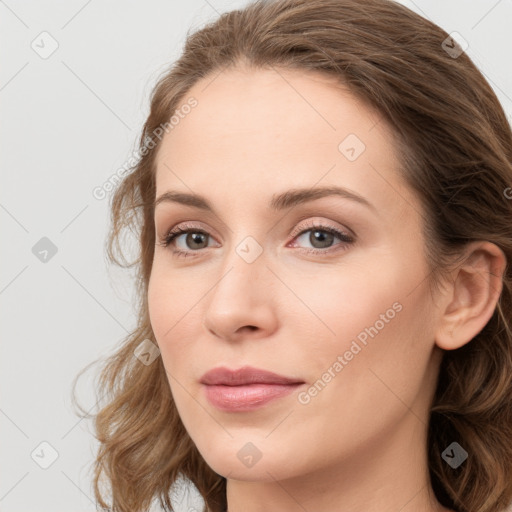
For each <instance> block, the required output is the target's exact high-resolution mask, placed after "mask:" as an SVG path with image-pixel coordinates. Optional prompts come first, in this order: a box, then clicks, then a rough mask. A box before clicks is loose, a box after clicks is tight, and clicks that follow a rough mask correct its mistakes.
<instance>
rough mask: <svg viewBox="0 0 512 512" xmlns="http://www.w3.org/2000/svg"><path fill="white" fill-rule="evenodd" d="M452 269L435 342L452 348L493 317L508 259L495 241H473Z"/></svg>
mask: <svg viewBox="0 0 512 512" xmlns="http://www.w3.org/2000/svg"><path fill="white" fill-rule="evenodd" d="M465 252H466V257H465V258H464V260H463V263H462V264H461V265H459V266H458V267H457V268H456V269H455V270H454V271H453V274H452V276H453V280H452V282H450V284H449V286H448V287H447V293H446V295H445V300H444V303H443V310H442V311H441V317H440V321H439V324H438V327H437V330H436V338H435V340H436V344H437V346H438V347H440V348H442V349H444V350H454V349H457V348H460V347H462V346H463V345H465V344H466V343H468V342H469V341H471V340H472V339H473V338H474V337H475V336H476V335H477V334H478V333H479V332H480V331H481V330H482V329H483V328H484V327H485V325H486V324H487V322H488V321H489V320H490V318H491V317H492V314H493V313H494V310H495V308H496V304H497V302H498V299H499V296H500V294H501V290H502V287H503V273H504V272H505V267H506V263H507V259H506V257H505V254H504V253H503V251H502V250H501V249H500V248H499V247H498V246H497V245H495V244H493V243H491V242H486V241H478V242H473V243H471V244H469V245H468V247H467V248H466V250H465Z"/></svg>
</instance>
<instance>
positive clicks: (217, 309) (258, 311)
mask: <svg viewBox="0 0 512 512" xmlns="http://www.w3.org/2000/svg"><path fill="white" fill-rule="evenodd" d="M266 263H267V262H266V258H265V257H264V254H261V255H260V256H259V257H258V258H257V259H256V260H254V261H252V262H248V261H246V260H244V259H243V258H242V257H241V256H240V255H239V254H238V253H237V252H236V251H235V249H233V250H232V253H231V254H230V255H229V256H228V257H227V258H226V261H225V265H223V267H222V270H223V271H222V274H221V275H220V277H219V278H218V280H217V282H216V284H215V285H214V286H213V288H212V290H211V291H210V293H209V294H207V296H206V298H205V300H207V301H208V302H207V306H206V308H205V312H204V326H205V327H206V329H207V330H208V331H209V332H210V333H211V334H213V335H214V336H216V337H219V338H222V339H224V340H227V341H237V340H241V339H243V338H246V337H250V338H251V339H252V338H262V337H267V336H269V335H271V334H272V332H274V331H275V329H276V328H277V315H276V298H277V287H278V285H279V282H278V280H277V279H276V277H275V275H274V274H273V273H272V272H271V271H270V269H269V268H268V267H267V264H266Z"/></svg>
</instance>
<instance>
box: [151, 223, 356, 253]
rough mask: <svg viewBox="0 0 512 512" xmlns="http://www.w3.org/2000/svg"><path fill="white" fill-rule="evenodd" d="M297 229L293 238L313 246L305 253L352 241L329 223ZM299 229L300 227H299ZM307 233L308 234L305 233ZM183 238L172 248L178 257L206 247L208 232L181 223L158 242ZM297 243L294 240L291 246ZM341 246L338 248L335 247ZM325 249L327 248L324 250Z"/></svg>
mask: <svg viewBox="0 0 512 512" xmlns="http://www.w3.org/2000/svg"><path fill="white" fill-rule="evenodd" d="M303 228H304V226H302V230H299V231H298V232H296V233H295V234H294V233H292V236H293V237H294V240H300V239H301V238H302V239H303V243H304V242H306V243H308V242H309V243H310V244H311V245H312V246H313V248H306V249H305V251H304V252H307V253H318V254H325V253H330V252H332V251H333V247H334V250H336V251H337V250H344V249H346V248H347V246H348V245H349V244H352V243H354V238H353V237H352V236H351V235H349V234H348V233H345V232H343V231H341V230H339V229H338V228H335V227H333V226H329V225H322V224H318V225H315V224H313V225H311V226H310V227H307V228H306V229H303ZM299 229H300V228H299ZM308 233H309V236H307V237H306V235H307V234H308ZM182 236H183V237H184V238H183V244H184V245H185V247H182V248H178V249H172V253H173V254H174V255H176V256H178V257H189V256H194V254H193V253H197V252H200V250H201V249H205V248H207V247H208V239H209V237H210V234H209V233H207V232H206V231H203V230H201V229H199V228H197V227H195V226H193V225H182V226H178V227H176V228H173V229H172V230H170V231H169V232H168V233H167V234H166V235H165V236H164V237H163V238H162V239H161V240H160V242H159V245H161V246H163V247H169V246H171V245H177V242H178V240H179V239H180V237H182ZM336 238H338V239H339V240H340V241H341V243H338V244H335V245H334V246H332V244H333V241H334V239H336ZM296 246H297V244H296V242H294V245H293V247H296ZM337 246H341V247H340V248H338V249H337V248H336V247H337ZM325 249H327V250H325Z"/></svg>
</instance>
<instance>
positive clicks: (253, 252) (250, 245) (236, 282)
mask: <svg viewBox="0 0 512 512" xmlns="http://www.w3.org/2000/svg"><path fill="white" fill-rule="evenodd" d="M238 238H239V239H240V237H238ZM265 272H268V269H267V268H266V257H265V256H264V250H263V246H262V245H261V244H260V243H259V242H258V241H257V240H256V239H255V238H254V237H253V236H251V235H246V236H243V237H241V241H239V242H237V241H236V236H234V237H233V243H232V245H231V248H230V250H229V253H228V254H227V255H226V256H225V261H224V262H223V265H222V273H221V276H222V277H221V279H220V281H219V282H218V284H217V285H216V287H215V288H216V290H213V292H214V293H216V294H222V293H224V292H226V293H228V294H229V293H231V292H235V293H236V292H247V293H248V295H247V297H246V298H249V297H252V296H253V295H254V294H255V293H257V288H258V283H260V284H262V278H264V274H265ZM239 299H240V300H242V299H245V298H244V297H240V298H239Z"/></svg>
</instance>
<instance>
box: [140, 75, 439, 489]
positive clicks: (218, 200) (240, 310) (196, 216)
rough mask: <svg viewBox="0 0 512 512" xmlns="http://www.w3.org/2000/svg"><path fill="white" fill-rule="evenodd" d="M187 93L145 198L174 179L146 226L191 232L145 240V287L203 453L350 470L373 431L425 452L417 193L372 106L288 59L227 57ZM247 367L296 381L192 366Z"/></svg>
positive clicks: (429, 367)
mask: <svg viewBox="0 0 512 512" xmlns="http://www.w3.org/2000/svg"><path fill="white" fill-rule="evenodd" d="M192 97H193V98H195V102H194V101H191V102H190V103H189V104H194V106H193V107H191V108H182V109H181V110H179V112H180V114H181V115H180V116H179V122H178V123H176V122H173V125H172V126H171V129H170V131H169V132H168V133H167V134H166V135H165V136H164V138H163V140H162V145H161V147H160V150H159V153H158V158H157V178H156V179H157V191H156V197H157V198H160V197H161V196H162V195H163V194H166V193H169V192H172V193H173V194H178V193H179V194H181V195H180V196H176V195H175V196H174V198H175V200H174V201H173V200H171V199H172V198H171V196H170V195H169V196H168V197H167V200H161V201H159V202H158V204H157V206H156V208H155V229H156V237H157V241H162V240H163V239H165V237H166V234H167V233H168V232H169V231H170V230H171V229H173V228H183V229H187V230H189V233H188V234H187V233H185V234H178V235H177V237H176V238H175V239H174V240H173V241H172V242H171V243H170V245H168V246H167V247H164V246H163V245H156V247H155V255H154V261H153V269H152V274H151V278H150V283H149V296H148V299H149V310H150V319H151V324H152V328H153V331H154V334H155V336H156V341H157V343H158V346H159V348H160V351H161V356H162V358H163V363H164V366H165V368H166V370H167V375H168V379H169V384H170V387H171V390H172V395H173V397H174V400H175V403H176V407H177V409H178V411H179V414H180V417H181V419H182V421H183V424H184V426H185V428H186V429H187V431H188V433H189V435H190V437H191V438H192V440H193V441H194V443H195V444H196V446H197V448H198V450H199V452H200V453H201V454H202V456H203V457H204V459H205V460H206V462H207V463H208V464H209V465H210V466H211V467H212V469H213V470H214V471H215V472H217V473H219V474H221V475H223V476H225V477H228V478H230V479H237V480H252V481H257V480H259V481H270V480H282V479H285V478H292V477H297V476H300V475H304V474H311V473H312V472H315V471H316V472H319V471H321V470H322V469H326V470H327V469H329V471H331V472H332V471H333V468H338V469H337V471H338V474H341V473H343V471H344V468H347V467H350V468H351V470H352V471H353V470H354V468H355V467H359V466H358V464H361V465H363V466H364V464H365V463H368V464H370V463H371V461H375V460H377V458H378V457H381V456H384V455H383V450H384V448H383V447H386V451H387V453H393V454H394V456H395V459H396V454H397V453H401V456H400V457H401V458H400V460H399V461H397V463H401V464H403V463H404V462H407V461H410V460H424V459H423V458H424V453H423V448H424V447H423V446H422V444H421V442H420V441H421V440H424V435H425V428H426V427H425V425H426V424H427V411H428V408H429V403H430V399H431V396H432V392H433V389H434V386H435V381H436V377H437V367H438V363H439V357H438V356H439V349H436V348H435V342H434V337H435V325H436V313H435V308H434V305H433V304H432V296H431V294H430V291H429V287H428V282H427V276H428V275H429V269H428V267H427V263H426V259H425V248H424V239H423V237H422V235H421V229H422V217H421V208H420V204H419V202H418V199H417V197H416V196H415V195H413V193H412V192H411V190H410V189H409V188H408V187H407V186H406V185H405V184H404V183H403V181H402V180H401V179H400V176H399V175H398V173H397V168H398V160H397V155H396V154H395V152H394V149H393V141H392V139H391V132H390V131H388V127H387V125H386V124H385V122H384V120H382V119H381V118H380V116H379V115H378V114H377V113H376V112H374V111H372V110H370V109H368V108H367V107H366V106H365V105H364V104H363V103H361V102H360V101H358V100H357V99H356V98H355V97H354V96H352V95H351V94H349V93H348V92H347V91H345V90H342V89H341V88H340V87H335V85H334V82H333V81H332V80H331V79H329V78H325V77H323V76H322V75H317V74H312V73H309V74H308V73H304V72H294V71H290V70H288V71H284V70H280V71H279V73H278V72H276V71H273V70H272V71H263V70H253V69H249V70H243V71H240V70H236V71H235V70H231V71H227V72H223V73H220V74H219V75H218V76H217V77H216V78H212V77H208V78H207V79H203V81H201V82H199V83H197V84H196V85H195V86H194V87H193V88H192V89H191V90H190V91H189V94H188V95H187V96H186V97H185V98H184V100H183V102H182V104H183V105H185V104H186V103H187V100H189V99H190V98H192ZM196 102H197V103H196ZM175 119H176V118H175ZM335 188H336V189H338V191H339V192H338V193H324V192H322V191H323V190H324V189H325V190H327V189H335ZM327 192H328V190H327ZM192 196H194V197H195V196H198V197H199V196H200V198H201V199H194V200H192ZM186 198H188V199H187V200H186V201H185V199H186ZM206 205H208V207H206ZM175 251H182V252H180V253H178V252H175ZM247 366H250V367H253V368H256V369H261V370H266V371H268V372H273V373H275V374H278V375H281V376H284V377H287V378H288V379H290V381H291V382H294V383H295V384H293V385H292V384H288V385H283V384H282V383H281V384H280V385H277V384H276V383H275V382H274V384H269V383H268V382H267V383H262V379H261V375H259V376H258V375H257V374H256V375H253V382H254V383H253V384H247V383H246V385H244V386H229V385H227V384H229V383H228V382H227V381H226V380H225V379H224V380H222V379H221V382H224V384H218V385H216V386H214V385H213V384H212V385H205V384H203V383H202V382H201V380H202V378H203V375H204V374H205V373H206V372H208V371H210V370H212V369H214V368H218V367H224V368H226V369H228V370H237V369H239V368H242V367H247ZM257 382H259V384H257ZM231 383H232V384H233V382H231ZM264 397H267V398H266V399H265V398H264ZM269 397H273V398H272V399H270V400H269V399H268V398H269ZM414 441H418V442H414ZM415 450H416V451H417V452H418V453H416V451H415ZM412 457H416V459H412ZM393 460H394V459H393ZM349 461H350V464H348V462H349ZM354 464H356V465H354ZM390 472H391V473H392V472H393V470H392V468H390ZM391 473H390V474H391ZM345 477H346V478H350V473H349V472H347V473H345Z"/></svg>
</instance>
